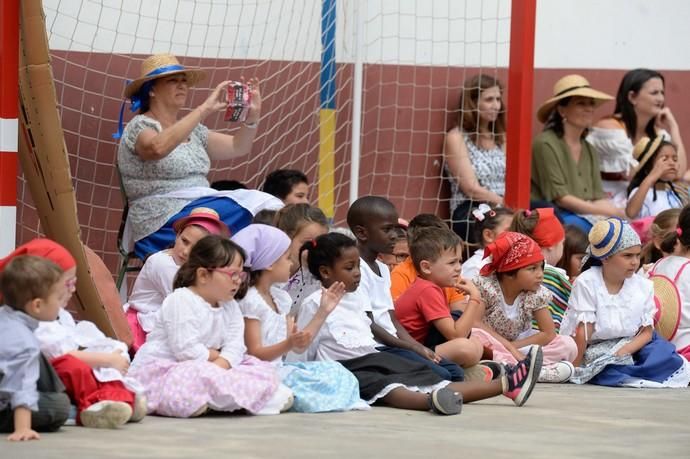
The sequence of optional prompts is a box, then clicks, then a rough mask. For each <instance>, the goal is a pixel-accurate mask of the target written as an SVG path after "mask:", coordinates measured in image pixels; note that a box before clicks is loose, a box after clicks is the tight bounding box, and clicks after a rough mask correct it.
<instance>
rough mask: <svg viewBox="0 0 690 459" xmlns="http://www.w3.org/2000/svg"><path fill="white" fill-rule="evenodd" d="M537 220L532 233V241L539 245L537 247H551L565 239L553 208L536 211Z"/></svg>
mask: <svg viewBox="0 0 690 459" xmlns="http://www.w3.org/2000/svg"><path fill="white" fill-rule="evenodd" d="M535 212H537V215H538V217H539V219H538V220H537V225H536V226H535V227H534V231H532V239H534V241H535V242H536V243H537V244H539V247H544V248H547V247H553V246H554V245H556V244H558V243H559V242H561V241H562V240H564V239H565V230H564V229H563V225H561V222H560V221H558V218H556V214H555V213H554V211H553V208H551V207H547V208H544V209H536V210H535Z"/></svg>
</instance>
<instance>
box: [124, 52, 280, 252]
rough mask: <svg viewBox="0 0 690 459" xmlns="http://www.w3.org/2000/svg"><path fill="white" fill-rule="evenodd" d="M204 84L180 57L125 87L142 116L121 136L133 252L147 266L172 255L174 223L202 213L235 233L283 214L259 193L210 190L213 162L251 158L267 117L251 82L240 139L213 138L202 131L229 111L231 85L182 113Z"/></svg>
mask: <svg viewBox="0 0 690 459" xmlns="http://www.w3.org/2000/svg"><path fill="white" fill-rule="evenodd" d="M205 77H206V73H205V72H204V71H203V70H200V69H194V68H188V67H184V66H182V65H181V64H180V63H179V62H178V60H177V59H176V58H175V56H172V55H170V54H156V55H153V56H150V57H148V58H146V59H145V60H144V61H142V63H141V76H140V77H139V78H137V79H135V80H133V81H130V82H128V83H127V86H126V87H125V93H124V95H125V98H127V99H130V100H131V103H132V105H131V110H132V111H134V112H137V115H136V116H135V117H134V118H132V120H131V121H129V123H127V126H125V128H124V130H119V132H118V135H117V136H118V138H120V145H119V147H118V152H117V166H118V170H119V172H120V174H121V178H122V186H123V188H124V191H125V194H126V195H127V198H128V200H129V214H128V218H127V224H128V228H129V231H130V232H131V240H132V241H134V242H135V244H134V252H135V253H136V255H137V257H138V258H141V259H142V260H143V259H145V258H146V256H148V255H149V254H151V253H155V252H158V251H160V250H163V249H166V248H168V247H170V246H171V245H172V244H173V242H174V240H175V230H174V229H173V227H172V223H173V222H174V221H175V220H177V219H179V218H181V217H186V216H187V215H189V213H190V212H191V210H192V209H194V208H196V207H208V208H212V209H213V210H215V211H216V212H218V214H219V215H220V218H221V220H223V222H225V224H226V225H228V226H229V227H230V230H231V231H232V232H233V233H235V232H237V231H239V230H240V229H242V228H243V227H245V226H247V225H248V224H249V223H251V220H252V217H253V214H255V213H256V212H258V211H260V210H262V209H264V208H275V209H277V208H280V207H282V203H281V202H280V201H279V200H278V199H276V198H274V197H273V196H270V195H268V194H266V193H262V192H260V191H256V190H235V191H225V192H223V191H216V190H214V189H212V188H210V187H209V182H208V178H207V175H208V172H209V169H210V167H211V160H227V159H232V158H235V157H238V156H243V155H246V154H248V153H249V152H250V151H251V148H252V143H253V142H254V137H255V136H256V129H257V125H258V122H259V118H260V117H261V93H260V91H259V81H258V80H257V79H252V80H250V84H251V88H250V89H249V90H250V92H251V95H252V98H251V104H250V105H249V107H248V110H249V112H248V114H247V118H246V119H245V121H244V122H243V123H242V124H241V125H240V127H239V129H238V130H237V131H236V132H235V134H234V135H228V134H224V133H221V132H214V131H212V130H210V129H208V128H207V127H206V126H204V124H202V123H203V121H204V120H205V119H206V118H207V117H208V116H210V115H213V114H216V113H218V112H219V111H224V110H227V108H228V107H229V101H228V97H227V89H228V87H229V86H230V85H231V84H232V81H223V82H222V83H220V84H218V85H217V86H216V87H215V89H213V90H212V91H211V94H210V95H209V96H208V98H207V99H206V100H205V101H204V102H203V103H201V104H200V105H199V106H197V107H196V108H194V109H193V110H191V111H188V112H186V113H184V112H183V110H184V109H185V106H186V104H187V99H188V96H189V88H190V87H192V86H194V85H196V84H198V83H199V82H201V81H202V80H203V79H204V78H205ZM123 108H124V104H123ZM129 242H130V241H127V243H129Z"/></svg>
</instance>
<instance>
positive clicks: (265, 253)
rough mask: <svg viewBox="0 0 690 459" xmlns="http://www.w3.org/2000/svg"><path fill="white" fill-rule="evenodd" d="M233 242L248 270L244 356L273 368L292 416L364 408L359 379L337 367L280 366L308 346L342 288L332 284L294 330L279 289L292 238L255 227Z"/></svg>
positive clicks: (244, 298)
mask: <svg viewBox="0 0 690 459" xmlns="http://www.w3.org/2000/svg"><path fill="white" fill-rule="evenodd" d="M233 241H234V242H236V243H237V244H238V245H240V247H242V248H243V249H244V251H245V253H246V256H247V257H246V259H245V266H246V267H247V268H248V269H250V270H251V273H250V279H249V282H248V285H245V288H246V287H247V286H248V290H246V294H245V293H244V292H240V294H238V298H241V300H240V302H239V305H240V310H241V311H242V314H243V316H244V327H245V328H244V338H245V344H246V345H247V350H248V352H249V354H251V355H253V356H255V357H257V358H260V359H262V360H266V361H269V362H272V363H273V364H274V365H275V366H276V368H277V369H278V373H279V374H280V376H281V380H282V382H283V384H285V385H286V386H287V387H289V388H290V389H291V390H292V392H293V393H294V395H295V400H294V404H293V406H292V410H293V411H298V412H307V413H317V412H325V411H344V410H350V409H353V408H368V406H367V405H366V403H364V402H363V401H361V400H360V398H359V386H358V384H357V379H355V377H354V375H353V374H352V373H350V372H349V371H347V370H346V369H345V367H343V366H342V365H341V364H339V363H337V362H295V363H284V362H283V359H284V357H285V356H286V354H287V353H288V352H290V351H293V352H297V353H300V352H304V350H305V349H306V348H307V347H308V346H309V343H310V341H311V338H312V337H313V336H314V335H315V334H316V333H318V331H319V329H320V328H321V326H322V325H323V323H324V321H325V320H326V318H327V317H328V315H329V314H331V312H333V310H334V309H335V308H336V307H337V305H338V303H339V301H340V299H341V298H342V296H343V294H344V293H345V287H344V285H343V284H342V283H334V284H333V285H332V286H331V287H330V288H329V289H328V290H325V291H324V292H323V296H322V300H321V302H320V304H319V308H318V310H317V312H316V314H315V315H314V317H313V319H312V320H311V321H310V322H309V323H307V324H305V326H304V328H303V329H302V330H298V329H297V327H296V326H295V322H294V319H293V317H292V316H290V315H289V312H290V307H291V305H292V299H291V297H290V294H289V293H287V292H286V291H284V290H282V289H281V288H280V287H279V286H278V285H279V284H282V283H284V282H287V280H288V278H289V277H290V265H291V261H290V258H289V256H290V251H289V248H290V244H291V241H290V238H289V237H288V236H287V234H285V233H284V232H283V231H281V230H279V229H278V228H274V227H272V226H268V225H261V224H253V225H249V226H248V227H246V228H244V229H242V230H241V231H240V232H239V233H237V234H236V235H235V236H234V237H233Z"/></svg>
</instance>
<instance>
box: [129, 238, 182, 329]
mask: <svg viewBox="0 0 690 459" xmlns="http://www.w3.org/2000/svg"><path fill="white" fill-rule="evenodd" d="M179 269H180V267H179V266H177V264H176V263H175V259H174V258H173V256H172V254H171V253H170V250H161V251H160V252H156V253H154V254H153V255H151V256H150V257H148V258H147V259H146V263H144V266H143V267H142V268H141V272H140V273H139V275H137V280H136V281H134V288H133V289H132V295H131V296H130V297H129V302H128V303H126V304H125V305H124V308H125V311H127V309H128V308H133V309H134V310H136V311H137V319H139V324H140V325H141V328H143V329H144V331H146V332H147V333H150V332H151V330H153V326H154V324H155V323H156V312H158V310H159V309H160V308H161V305H162V304H163V300H165V297H167V296H168V295H170V294H171V293H172V291H173V281H174V280H175V275H176V274H177V271H178V270H179Z"/></svg>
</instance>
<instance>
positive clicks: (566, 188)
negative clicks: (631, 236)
mask: <svg viewBox="0 0 690 459" xmlns="http://www.w3.org/2000/svg"><path fill="white" fill-rule="evenodd" d="M611 99H612V97H611V96H609V95H608V94H605V93H603V92H601V91H597V90H596V89H594V88H592V87H591V86H590V84H589V82H588V81H587V79H585V78H584V77H582V76H580V75H567V76H565V77H563V78H561V79H560V80H558V81H557V82H556V84H555V85H554V88H553V96H552V97H550V98H549V99H547V100H546V101H545V102H544V103H543V104H542V105H541V107H539V110H538V111H537V119H539V121H541V122H542V123H545V125H544V132H542V133H541V134H539V135H538V136H537V137H536V138H535V139H534V142H533V144H532V192H531V197H532V200H533V201H541V203H543V202H544V201H547V202H550V203H552V204H554V205H555V206H556V207H557V208H558V209H559V212H558V214H559V218H560V219H561V221H563V223H564V224H572V225H576V226H578V227H580V228H581V229H583V230H584V231H589V229H590V228H591V226H592V222H593V221H596V219H597V218H598V217H625V212H624V210H623V209H620V208H618V207H615V206H614V205H613V204H612V203H611V202H610V201H608V200H606V199H604V194H603V191H602V188H601V177H600V174H599V158H598V157H597V154H596V152H595V151H594V148H592V146H591V145H590V144H589V143H587V141H586V140H585V135H586V133H587V130H588V128H589V127H590V126H591V125H592V121H593V117H594V109H595V108H596V107H597V106H599V105H600V104H602V103H604V102H606V101H609V100H611Z"/></svg>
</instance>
